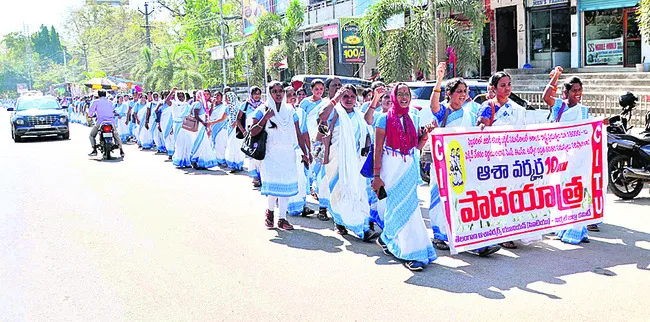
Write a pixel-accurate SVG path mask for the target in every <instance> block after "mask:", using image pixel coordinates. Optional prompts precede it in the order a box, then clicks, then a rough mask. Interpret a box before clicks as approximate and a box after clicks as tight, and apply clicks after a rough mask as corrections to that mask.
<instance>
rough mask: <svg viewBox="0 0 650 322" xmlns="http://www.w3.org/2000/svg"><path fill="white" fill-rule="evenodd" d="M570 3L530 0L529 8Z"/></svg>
mask: <svg viewBox="0 0 650 322" xmlns="http://www.w3.org/2000/svg"><path fill="white" fill-rule="evenodd" d="M561 3H569V0H528V8H532V7H541V6H550V5H552V4H561Z"/></svg>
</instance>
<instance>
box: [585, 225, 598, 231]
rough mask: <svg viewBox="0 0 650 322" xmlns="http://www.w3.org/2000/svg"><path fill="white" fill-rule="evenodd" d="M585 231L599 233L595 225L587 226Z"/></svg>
mask: <svg viewBox="0 0 650 322" xmlns="http://www.w3.org/2000/svg"><path fill="white" fill-rule="evenodd" d="M587 231H595V232H599V231H600V228H598V226H597V225H587Z"/></svg>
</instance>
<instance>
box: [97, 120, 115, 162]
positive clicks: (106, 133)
mask: <svg viewBox="0 0 650 322" xmlns="http://www.w3.org/2000/svg"><path fill="white" fill-rule="evenodd" d="M99 129H100V131H99V132H100V133H101V135H100V137H99V144H97V148H98V149H99V151H101V152H102V159H104V160H110V159H111V152H112V151H113V150H115V149H117V148H118V146H117V144H115V139H114V138H113V125H112V124H111V123H103V124H102V125H100V127H99Z"/></svg>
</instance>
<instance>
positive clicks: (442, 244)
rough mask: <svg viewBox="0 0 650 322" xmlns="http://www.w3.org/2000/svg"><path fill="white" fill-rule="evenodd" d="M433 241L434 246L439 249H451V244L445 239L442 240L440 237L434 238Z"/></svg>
mask: <svg viewBox="0 0 650 322" xmlns="http://www.w3.org/2000/svg"><path fill="white" fill-rule="evenodd" d="M431 243H432V244H433V247H435V248H436V249H439V250H449V245H447V243H445V241H444V240H440V239H438V238H434V239H432V240H431Z"/></svg>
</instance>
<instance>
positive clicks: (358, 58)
mask: <svg viewBox="0 0 650 322" xmlns="http://www.w3.org/2000/svg"><path fill="white" fill-rule="evenodd" d="M359 22H360V18H354V17H346V18H339V58H340V63H341V64H363V63H365V62H366V47H365V45H364V44H363V39H361V28H360V26H359Z"/></svg>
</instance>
